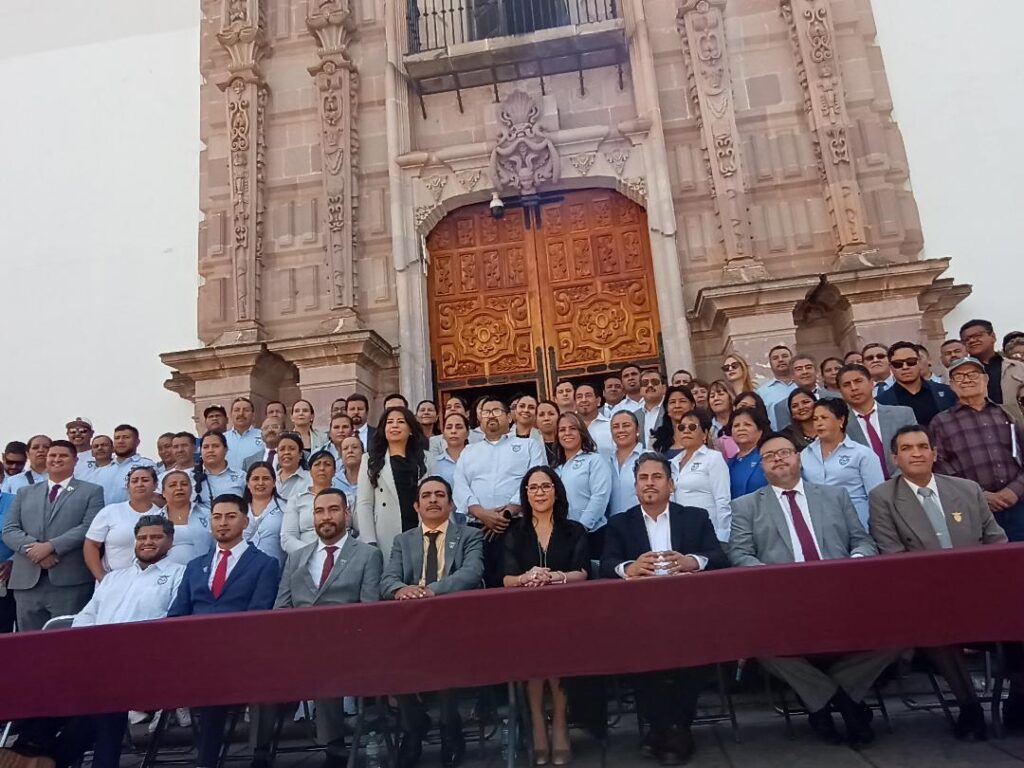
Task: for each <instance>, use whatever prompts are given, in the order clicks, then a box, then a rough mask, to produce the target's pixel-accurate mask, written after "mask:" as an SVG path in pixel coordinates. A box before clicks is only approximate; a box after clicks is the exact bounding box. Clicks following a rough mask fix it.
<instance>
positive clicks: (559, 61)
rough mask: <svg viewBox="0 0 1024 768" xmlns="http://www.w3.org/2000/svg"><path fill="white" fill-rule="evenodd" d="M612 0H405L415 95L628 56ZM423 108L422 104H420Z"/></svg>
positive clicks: (408, 63) (584, 67)
mask: <svg viewBox="0 0 1024 768" xmlns="http://www.w3.org/2000/svg"><path fill="white" fill-rule="evenodd" d="M617 6H618V0H408V5H407V17H406V18H407V21H408V25H409V53H408V54H407V55H406V57H405V66H406V71H407V72H408V74H409V77H410V80H411V81H412V83H413V86H414V88H415V90H416V93H417V94H418V95H419V97H420V101H421V105H422V104H423V97H424V96H426V95H430V94H436V93H447V92H450V91H455V92H456V93H457V95H458V98H459V108H460V110H461V108H462V96H461V91H462V90H464V89H466V88H478V87H482V86H491V87H493V88H494V89H495V98H497V86H498V83H508V82H515V81H517V80H525V79H532V78H539V79H540V83H541V89H542V91H543V90H544V88H545V82H544V79H545V78H546V77H550V76H552V75H559V74H565V73H567V72H578V73H579V81H580V89H581V91H585V88H586V86H585V81H584V77H583V72H584V71H585V70H588V69H594V68H597V67H608V66H615V67H618V68H619V78H620V84H621V79H622V71H621V70H622V64H623V63H624V62H625V61H626V60H627V58H628V51H627V48H626V36H625V30H624V26H623V22H622V19H621V18H620V15H619V10H618V7H617ZM424 113H425V108H424Z"/></svg>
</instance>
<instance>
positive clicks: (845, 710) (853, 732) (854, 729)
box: [832, 688, 875, 749]
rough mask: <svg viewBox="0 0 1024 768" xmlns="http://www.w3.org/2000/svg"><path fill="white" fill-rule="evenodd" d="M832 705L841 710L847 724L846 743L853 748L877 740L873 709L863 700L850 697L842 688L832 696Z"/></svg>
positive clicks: (858, 747) (844, 722)
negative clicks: (859, 700) (872, 720)
mask: <svg viewBox="0 0 1024 768" xmlns="http://www.w3.org/2000/svg"><path fill="white" fill-rule="evenodd" d="M832 705H833V706H834V707H835V708H836V709H838V710H839V714H840V715H841V716H842V718H843V724H844V725H845V726H846V743H847V744H849V745H850V747H851V748H852V749H860V748H861V747H866V746H867V745H868V744H870V743H871V742H873V741H874V740H875V732H874V730H873V729H872V728H871V717H872V715H871V709H870V707H866V706H865V705H864V704H863V702H856V701H854V700H853V699H851V698H850V696H849V694H847V693H846V691H844V690H843V689H842V688H840V689H839V691H838V692H837V693H836V695H835V696H833V697H832Z"/></svg>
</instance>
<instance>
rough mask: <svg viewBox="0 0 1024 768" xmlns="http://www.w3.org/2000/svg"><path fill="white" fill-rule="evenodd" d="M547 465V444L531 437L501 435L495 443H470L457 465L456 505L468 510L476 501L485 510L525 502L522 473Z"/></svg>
mask: <svg viewBox="0 0 1024 768" xmlns="http://www.w3.org/2000/svg"><path fill="white" fill-rule="evenodd" d="M544 464H547V455H546V454H545V453H544V446H542V445H540V444H539V443H538V442H537V441H536V440H533V439H531V438H528V437H527V438H522V437H510V436H509V435H502V436H501V437H499V438H498V440H497V441H496V442H493V443H492V442H490V441H489V440H482V441H480V442H477V443H473V444H472V445H467V446H466V448H465V449H464V450H463V451H462V454H461V455H460V456H459V461H458V463H457V464H456V465H455V484H454V486H453V488H454V491H453V493H452V497H453V499H454V501H455V508H456V509H459V510H462V511H464V512H467V513H468V512H469V508H470V507H471V506H474V505H477V504H479V505H480V506H481V507H483V508H484V509H498V508H499V507H503V506H505V505H506V504H522V500H521V499H520V498H519V484H520V483H521V482H522V480H523V476H524V475H525V474H526V472H527V470H529V469H530V468H531V467H539V466H542V465H544Z"/></svg>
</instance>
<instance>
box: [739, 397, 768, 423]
mask: <svg viewBox="0 0 1024 768" xmlns="http://www.w3.org/2000/svg"><path fill="white" fill-rule="evenodd" d="M740 408H753V409H754V410H755V411H757V412H758V413H760V414H761V415H762V416H764V419H765V421H767V422H768V426H769V428H771V423H772V420H771V417H770V416H768V406H766V405H765V404H764V400H763V399H762V397H761V396H760V395H759V394H757V392H753V391H748V392H740V393H739V394H738V395H736V401H735V402H734V403H733V406H732V409H733V410H734V411H738V410H739V409H740Z"/></svg>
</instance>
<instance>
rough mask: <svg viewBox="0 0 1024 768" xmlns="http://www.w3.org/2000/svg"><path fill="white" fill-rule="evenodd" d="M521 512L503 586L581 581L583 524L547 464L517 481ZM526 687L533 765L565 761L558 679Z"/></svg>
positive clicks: (586, 560) (585, 557) (585, 554)
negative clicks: (547, 691) (547, 710)
mask: <svg viewBox="0 0 1024 768" xmlns="http://www.w3.org/2000/svg"><path fill="white" fill-rule="evenodd" d="M520 494H521V498H522V500H523V514H522V517H521V518H519V519H517V520H515V521H513V523H512V525H511V526H509V529H508V534H507V535H506V536H505V556H504V573H505V579H504V585H505V586H506V587H514V588H528V587H544V586H548V585H552V584H567V583H569V582H573V581H585V580H586V578H587V571H588V569H589V567H590V555H589V549H588V542H587V532H586V529H585V528H584V527H583V526H582V525H580V524H579V523H575V522H573V521H571V520H569V500H568V498H567V497H566V493H565V486H564V485H562V481H561V479H560V478H559V477H558V475H557V474H555V471H554V470H552V469H551V468H549V467H534V468H533V469H531V470H530V471H529V472H527V473H526V476H525V477H524V478H523V482H522V485H521V486H520ZM546 684H549V685H550V686H551V702H552V710H553V711H552V720H551V740H550V741H549V740H548V734H547V721H546V718H545V716H544V688H545V685H546ZM526 690H527V693H528V694H529V699H530V715H531V719H532V721H533V746H534V757H535V762H536V764H537V765H547V763H548V761H549V760H550V761H551V762H552V764H553V765H565V764H566V763H568V762H569V760H570V758H571V750H570V746H569V724H568V719H567V714H566V713H567V708H568V702H567V698H566V691H565V689H564V687H563V686H562V683H561V681H560V680H559V679H558V678H548V679H546V680H545V679H541V680H529V681H528V682H527V683H526Z"/></svg>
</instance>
